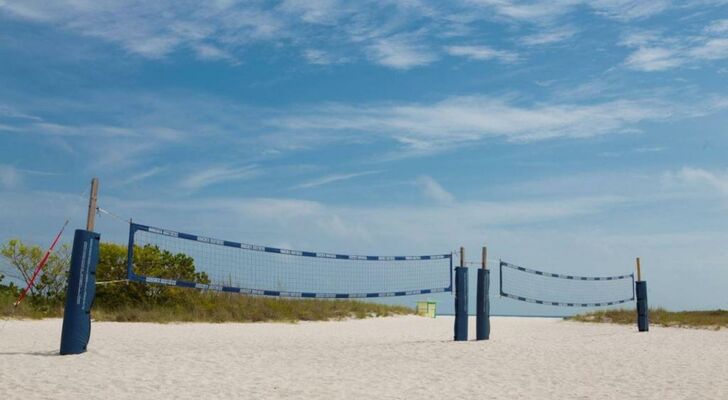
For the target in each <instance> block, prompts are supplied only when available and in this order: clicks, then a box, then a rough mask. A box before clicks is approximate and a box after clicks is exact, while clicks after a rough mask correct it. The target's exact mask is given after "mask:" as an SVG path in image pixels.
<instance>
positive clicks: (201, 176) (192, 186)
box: [179, 165, 261, 191]
mask: <svg viewBox="0 0 728 400" xmlns="http://www.w3.org/2000/svg"><path fill="white" fill-rule="evenodd" d="M260 173H261V171H260V169H259V168H258V167H257V166H255V165H249V166H245V167H227V166H218V167H208V168H205V169H202V170H199V171H195V172H192V173H191V174H189V175H187V176H186V177H185V178H183V179H182V180H181V181H180V183H179V186H180V187H182V188H184V189H188V190H192V191H195V190H200V189H202V188H204V187H207V186H211V185H216V184H219V183H222V182H231V181H239V180H245V179H252V178H254V177H256V176H258V175H260Z"/></svg>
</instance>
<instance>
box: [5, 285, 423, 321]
mask: <svg viewBox="0 0 728 400" xmlns="http://www.w3.org/2000/svg"><path fill="white" fill-rule="evenodd" d="M14 300H15V299H14V298H13V297H11V296H10V295H9V294H7V295H3V294H2V293H0V315H2V316H3V317H9V316H12V317H13V318H29V319H40V318H60V317H62V316H63V307H62V305H61V304H60V303H57V302H56V303H51V304H43V303H38V302H35V303H31V302H30V301H27V302H24V303H22V304H21V305H20V306H19V307H18V308H17V309H15V310H13V302H14ZM413 312H414V311H413V310H412V309H411V308H408V307H402V306H390V305H385V304H377V303H367V302H363V301H345V300H317V299H306V300H303V299H301V300H297V299H280V298H270V297H253V296H242V295H234V294H225V293H211V292H208V293H204V292H195V291H190V292H189V293H188V294H187V295H186V296H184V299H183V300H180V299H177V300H176V301H175V302H174V303H173V304H138V305H122V306H118V307H109V306H105V305H103V304H99V305H97V306H94V308H93V311H92V314H91V315H92V317H93V319H94V320H96V321H119V322H157V323H170V322H263V321H277V322H297V321H326V320H341V319H347V318H369V317H385V316H392V315H404V314H412V313H413Z"/></svg>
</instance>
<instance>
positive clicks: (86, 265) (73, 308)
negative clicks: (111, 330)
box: [61, 229, 101, 355]
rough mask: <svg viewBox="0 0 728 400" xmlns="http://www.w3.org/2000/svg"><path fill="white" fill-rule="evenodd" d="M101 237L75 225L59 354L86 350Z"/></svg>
mask: <svg viewBox="0 0 728 400" xmlns="http://www.w3.org/2000/svg"><path fill="white" fill-rule="evenodd" d="M100 239H101V236H100V235H99V234H98V233H96V232H91V231H86V230H83V229H77V230H76V234H75V236H74V237H73V252H72V253H71V270H70V273H69V274H68V289H67V291H66V308H65V311H64V313H63V330H62V332H61V355H66V354H80V353H83V352H85V351H86V346H87V345H88V341H89V338H90V337H91V306H92V305H93V301H94V297H95V295H96V266H97V265H98V263H99V240H100Z"/></svg>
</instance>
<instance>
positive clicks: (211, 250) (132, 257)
mask: <svg viewBox="0 0 728 400" xmlns="http://www.w3.org/2000/svg"><path fill="white" fill-rule="evenodd" d="M127 275H128V279H129V280H131V281H137V282H143V283H154V284H161V285H170V286H177V287H187V288H197V289H203V290H217V291H223V292H232V293H243V294H251V295H263V296H279V297H306V298H374V297H390V296H408V295H418V294H428V293H439V292H451V291H452V254H438V255H424V256H360V255H347V254H333V253H322V252H311V251H298V250H288V249H280V248H275V247H267V246H259V245H252V244H245V243H238V242H232V241H227V240H220V239H213V238H209V237H204V236H199V235H193V234H188V233H182V232H176V231H172V230H168V229H161V228H155V227H151V226H146V225H141V224H137V223H131V224H130V229H129V255H128V266H127Z"/></svg>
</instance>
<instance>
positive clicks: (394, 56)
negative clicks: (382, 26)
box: [368, 35, 437, 70]
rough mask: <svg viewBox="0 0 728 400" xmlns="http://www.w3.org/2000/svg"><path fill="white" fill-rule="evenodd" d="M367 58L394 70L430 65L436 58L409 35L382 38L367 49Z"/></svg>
mask: <svg viewBox="0 0 728 400" xmlns="http://www.w3.org/2000/svg"><path fill="white" fill-rule="evenodd" d="M368 49H369V57H370V58H371V59H372V60H373V61H374V62H376V63H378V64H380V65H383V66H385V67H390V68H395V69H402V70H406V69H410V68H414V67H419V66H423V65H428V64H431V63H432V62H434V61H436V60H437V56H436V55H435V54H434V53H433V52H431V51H430V50H428V49H427V48H426V47H424V46H423V45H421V44H418V43H417V42H416V38H415V37H412V36H409V35H397V36H390V37H387V38H382V39H379V40H377V41H376V42H375V43H374V44H372V45H370V46H369V47H368Z"/></svg>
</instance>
